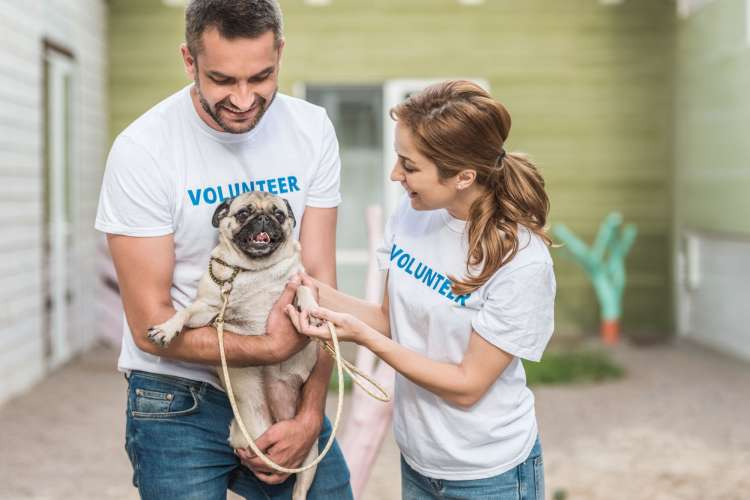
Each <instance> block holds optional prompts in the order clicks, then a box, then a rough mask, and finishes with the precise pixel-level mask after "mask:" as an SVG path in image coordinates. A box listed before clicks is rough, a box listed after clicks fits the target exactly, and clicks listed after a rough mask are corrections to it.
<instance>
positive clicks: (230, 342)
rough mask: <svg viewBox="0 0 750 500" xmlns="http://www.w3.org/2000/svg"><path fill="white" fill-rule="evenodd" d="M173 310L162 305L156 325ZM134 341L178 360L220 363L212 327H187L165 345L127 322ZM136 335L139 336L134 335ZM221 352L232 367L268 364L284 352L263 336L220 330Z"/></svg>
mask: <svg viewBox="0 0 750 500" xmlns="http://www.w3.org/2000/svg"><path fill="white" fill-rule="evenodd" d="M174 313H175V310H174V308H172V307H169V308H167V307H164V308H163V310H160V311H159V312H155V313H154V314H153V318H154V321H155V322H156V323H154V324H157V323H159V322H161V321H165V320H166V319H168V318H170V317H171V316H172V315H173V314H174ZM129 326H130V329H131V331H132V332H133V333H132V334H133V336H134V339H133V340H134V341H135V344H136V345H137V346H138V348H139V349H141V350H142V351H144V352H147V353H149V354H153V355H155V356H160V357H164V358H168V359H175V360H178V361H186V362H190V363H198V364H202V365H213V366H217V365H220V364H221V355H220V354H219V337H218V334H217V331H216V329H215V328H214V327H211V326H205V327H201V328H194V329H188V328H186V329H185V330H183V331H182V333H180V335H178V336H177V337H175V338H174V339H173V340H172V342H170V343H169V346H167V347H159V346H157V345H156V344H154V343H152V342H151V341H149V340H148V338H147V337H146V330H147V327H143V326H141V325H133V324H130V325H129ZM136 336H140V337H136ZM224 352H225V353H226V357H227V364H228V365H229V366H234V367H243V366H257V365H269V364H274V363H278V362H279V361H281V360H282V359H284V355H285V354H286V353H280V352H278V350H277V349H275V348H274V346H273V344H272V342H271V339H270V338H269V337H268V336H266V335H238V334H235V333H232V332H228V331H224Z"/></svg>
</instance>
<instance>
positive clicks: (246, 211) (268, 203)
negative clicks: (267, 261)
mask: <svg viewBox="0 0 750 500" xmlns="http://www.w3.org/2000/svg"><path fill="white" fill-rule="evenodd" d="M212 223H213V225H214V227H218V228H219V232H220V233H221V234H222V236H224V237H225V238H226V240H227V241H228V242H230V243H231V244H233V245H234V246H235V247H237V249H239V250H240V251H241V252H243V253H244V254H245V255H247V256H248V257H250V258H251V259H261V258H264V257H268V256H270V255H271V254H273V253H274V252H275V251H276V250H277V249H278V248H280V247H281V246H282V245H283V244H284V243H285V242H287V241H288V240H289V239H290V238H291V237H292V230H293V229H294V226H295V225H296V224H297V221H296V219H295V218H294V212H292V207H291V205H289V202H288V201H287V200H285V199H283V198H279V197H278V196H274V195H272V194H269V193H264V192H261V191H252V192H249V193H244V194H241V195H239V196H237V197H235V198H232V199H228V200H224V201H223V202H222V204H221V205H219V206H218V207H217V208H216V211H215V212H214V216H213V220H212Z"/></svg>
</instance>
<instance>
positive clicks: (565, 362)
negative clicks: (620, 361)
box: [523, 350, 625, 385]
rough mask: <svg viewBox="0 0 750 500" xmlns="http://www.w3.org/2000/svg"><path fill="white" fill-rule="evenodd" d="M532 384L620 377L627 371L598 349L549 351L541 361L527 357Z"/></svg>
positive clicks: (528, 380)
mask: <svg viewBox="0 0 750 500" xmlns="http://www.w3.org/2000/svg"><path fill="white" fill-rule="evenodd" d="M523 366H524V368H525V370H526V381H527V383H528V384H529V385H542V384H573V383H584V382H602V381H604V380H616V379H618V378H621V377H622V376H623V375H624V373H625V371H624V370H623V369H622V367H620V366H619V365H617V364H615V363H614V362H613V361H612V360H611V359H610V357H609V356H608V355H607V353H605V352H603V351H598V350H587V351H560V352H554V351H553V352H548V353H546V354H545V355H544V358H543V359H542V361H541V362H539V363H532V362H528V361H524V363H523Z"/></svg>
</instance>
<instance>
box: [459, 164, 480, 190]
mask: <svg viewBox="0 0 750 500" xmlns="http://www.w3.org/2000/svg"><path fill="white" fill-rule="evenodd" d="M476 180H477V171H476V170H471V169H466V170H461V171H460V172H459V173H458V174H457V175H456V189H458V190H459V191H462V190H464V189H466V188H469V187H471V186H472V185H474V181H476Z"/></svg>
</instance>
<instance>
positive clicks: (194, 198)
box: [188, 188, 201, 206]
mask: <svg viewBox="0 0 750 500" xmlns="http://www.w3.org/2000/svg"><path fill="white" fill-rule="evenodd" d="M188 196H190V202H191V203H192V204H193V206H197V205H198V203H200V201H201V189H200V188H198V189H196V190H195V191H193V190H192V189H188Z"/></svg>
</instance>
